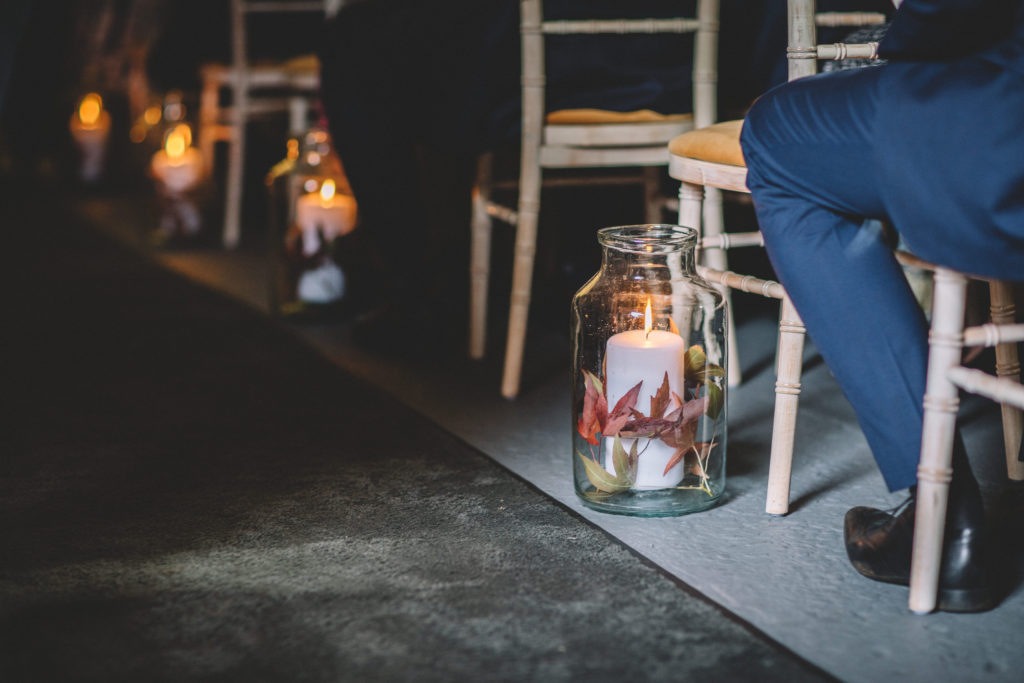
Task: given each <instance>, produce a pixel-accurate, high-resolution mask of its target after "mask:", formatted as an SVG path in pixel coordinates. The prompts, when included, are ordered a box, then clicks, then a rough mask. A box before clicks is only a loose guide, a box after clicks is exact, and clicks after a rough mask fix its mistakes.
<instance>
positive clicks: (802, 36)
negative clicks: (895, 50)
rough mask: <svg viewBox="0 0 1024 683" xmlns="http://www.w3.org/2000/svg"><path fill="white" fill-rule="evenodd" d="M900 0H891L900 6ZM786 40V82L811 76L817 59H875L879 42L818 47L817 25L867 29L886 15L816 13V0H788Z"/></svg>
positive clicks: (815, 69) (881, 20)
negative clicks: (787, 62) (863, 27)
mask: <svg viewBox="0 0 1024 683" xmlns="http://www.w3.org/2000/svg"><path fill="white" fill-rule="evenodd" d="M900 1H901V0H894V4H895V5H897V6H898V5H899V2H900ZM788 2H789V37H788V47H787V48H786V57H787V59H788V60H789V80H791V81H793V80H796V79H797V78H803V77H804V76H812V75H814V74H815V73H817V71H818V60H825V59H846V58H860V59H875V58H877V57H878V43H833V44H830V45H819V44H818V33H817V27H818V26H829V27H835V26H850V27H854V26H866V25H871V24H880V23H883V22H884V21H885V15H883V14H881V13H878V12H833V13H826V14H818V13H817V2H816V0H788Z"/></svg>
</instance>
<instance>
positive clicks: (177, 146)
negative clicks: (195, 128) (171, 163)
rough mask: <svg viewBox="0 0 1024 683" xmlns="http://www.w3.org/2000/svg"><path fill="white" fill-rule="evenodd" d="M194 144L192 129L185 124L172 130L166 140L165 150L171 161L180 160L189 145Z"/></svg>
mask: <svg viewBox="0 0 1024 683" xmlns="http://www.w3.org/2000/svg"><path fill="white" fill-rule="evenodd" d="M191 144H192V129H191V128H189V127H188V126H187V125H185V124H180V125H177V126H175V127H174V128H172V129H171V130H170V131H169V132H168V133H167V139H166V140H164V150H166V151H167V156H168V157H169V158H170V159H180V158H181V157H182V156H183V155H184V154H185V150H186V149H188V147H189V145H191Z"/></svg>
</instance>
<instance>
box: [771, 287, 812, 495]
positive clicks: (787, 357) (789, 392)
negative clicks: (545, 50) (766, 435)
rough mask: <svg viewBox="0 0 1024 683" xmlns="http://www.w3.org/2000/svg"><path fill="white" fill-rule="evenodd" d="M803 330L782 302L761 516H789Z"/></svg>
mask: <svg viewBox="0 0 1024 683" xmlns="http://www.w3.org/2000/svg"><path fill="white" fill-rule="evenodd" d="M805 335H806V330H805V329H804V323H803V321H802V320H801V319H800V315H799V314H798V313H797V312H796V308H794V307H793V303H792V302H791V301H790V300H789V297H788V296H787V297H785V298H784V299H783V300H782V314H781V316H780V320H779V343H778V369H777V373H778V374H777V376H776V381H775V418H774V421H773V423H772V450H771V460H770V462H769V465H768V496H767V502H766V503H765V512H767V513H768V514H770V515H784V514H786V513H787V512H789V488H790V480H791V477H792V472H793V442H794V440H795V436H796V415H797V409H798V407H799V400H800V375H801V372H802V370H803V355H804V337H805Z"/></svg>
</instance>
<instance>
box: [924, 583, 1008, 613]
mask: <svg viewBox="0 0 1024 683" xmlns="http://www.w3.org/2000/svg"><path fill="white" fill-rule="evenodd" d="M995 606H996V597H995V594H994V593H993V592H992V589H990V588H956V589H954V588H942V589H939V600H938V608H939V609H940V610H942V611H943V612H984V611H986V610H990V609H992V608H993V607H995Z"/></svg>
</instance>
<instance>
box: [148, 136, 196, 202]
mask: <svg viewBox="0 0 1024 683" xmlns="http://www.w3.org/2000/svg"><path fill="white" fill-rule="evenodd" d="M152 168H153V175H154V176H156V178H157V180H159V181H160V182H161V183H163V184H164V187H166V188H167V191H168V192H170V193H172V194H180V193H182V192H187V191H188V190H191V189H192V188H193V187H195V186H196V185H197V184H198V183H199V178H200V177H201V176H202V175H203V158H202V155H201V154H200V153H199V150H198V149H196V148H195V147H189V148H188V149H186V150H185V151H184V152H182V153H181V154H180V155H179V156H177V157H172V156H170V155H168V153H167V151H166V150H160V151H159V152H157V153H156V154H154V155H153V162H152Z"/></svg>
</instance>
